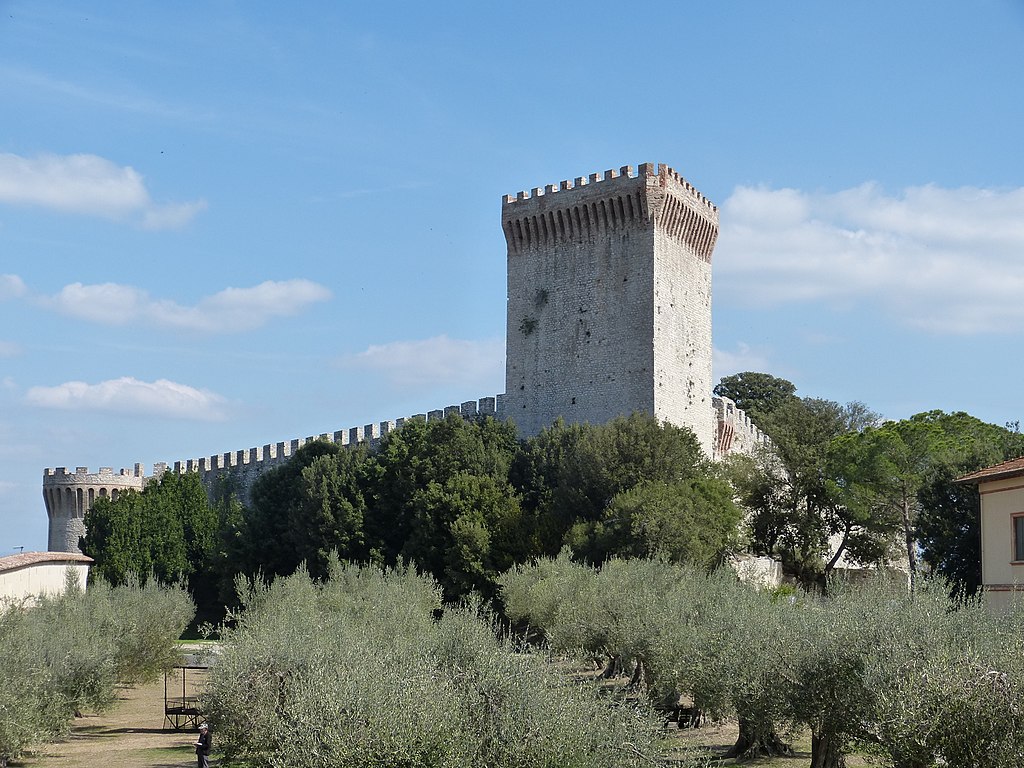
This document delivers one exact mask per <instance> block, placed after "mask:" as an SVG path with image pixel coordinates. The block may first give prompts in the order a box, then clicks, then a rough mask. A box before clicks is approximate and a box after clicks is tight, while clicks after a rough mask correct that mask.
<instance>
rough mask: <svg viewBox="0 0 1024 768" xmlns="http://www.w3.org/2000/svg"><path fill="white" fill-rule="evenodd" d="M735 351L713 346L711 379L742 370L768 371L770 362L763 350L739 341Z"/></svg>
mask: <svg viewBox="0 0 1024 768" xmlns="http://www.w3.org/2000/svg"><path fill="white" fill-rule="evenodd" d="M736 346H737V350H736V351H735V352H727V351H726V350H724V349H718V348H717V347H716V348H714V349H713V350H712V352H711V360H712V363H711V366H712V370H713V371H714V374H713V379H714V380H715V381H718V380H719V379H721V378H722V377H723V376H732V375H733V374H734V373H742V372H743V371H769V370H771V369H772V363H771V361H770V359H769V356H768V353H767V351H765V350H761V349H755V348H753V347H751V346H750V345H749V344H744V343H743V342H740V343H739V344H737V345H736Z"/></svg>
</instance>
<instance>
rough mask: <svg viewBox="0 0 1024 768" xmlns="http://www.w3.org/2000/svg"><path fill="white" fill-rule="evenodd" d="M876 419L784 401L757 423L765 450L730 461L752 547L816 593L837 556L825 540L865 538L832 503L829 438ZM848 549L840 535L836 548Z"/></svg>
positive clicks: (855, 406) (858, 410)
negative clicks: (855, 533) (763, 435)
mask: <svg viewBox="0 0 1024 768" xmlns="http://www.w3.org/2000/svg"><path fill="white" fill-rule="evenodd" d="M876 420H877V416H876V415H875V414H873V413H872V412H871V411H869V410H868V409H867V408H865V407H864V406H863V405H862V404H861V403H850V404H848V405H846V406H843V405H840V404H839V403H836V402H833V401H831V400H822V399H818V398H796V397H794V398H790V399H788V400H785V401H784V402H782V403H781V404H780V405H779V406H778V407H776V408H775V409H774V410H773V411H772V412H771V413H770V414H769V415H766V416H764V417H763V420H762V425H761V426H762V429H764V431H765V432H766V433H767V434H768V436H769V437H770V438H771V440H772V445H771V446H770V447H765V448H764V449H763V450H761V451H759V452H758V454H757V455H756V456H755V457H754V459H753V460H746V459H743V458H740V459H739V460H737V461H734V462H732V466H731V474H732V477H733V482H734V484H735V486H736V488H737V490H738V492H739V494H740V497H741V499H742V501H743V503H744V505H745V506H746V507H747V508H748V509H749V510H750V512H751V515H750V533H751V544H752V547H753V549H754V550H755V551H756V552H758V553H760V554H765V555H771V556H773V557H777V558H779V559H780V560H781V561H782V564H783V567H784V569H785V570H786V571H787V572H788V573H789V574H791V575H793V576H795V577H796V578H797V579H799V580H800V581H801V583H802V584H804V585H805V586H808V587H811V586H816V587H819V588H820V587H822V586H823V585H824V583H825V579H826V578H827V576H828V572H829V571H830V570H831V568H833V567H834V566H835V564H836V563H837V562H838V556H839V555H841V554H842V551H840V552H833V551H832V546H831V543H830V542H831V540H832V539H833V537H836V536H839V537H842V536H843V534H844V533H846V532H852V531H853V529H854V528H857V527H858V526H859V527H860V528H861V529H862V530H861V532H862V533H863V532H866V531H864V530H863V528H864V526H863V522H862V521H858V520H857V518H856V517H851V516H850V514H849V512H850V510H848V509H847V508H845V507H844V505H843V503H842V500H841V499H840V498H837V495H836V493H835V487H834V485H831V484H830V483H829V478H828V476H827V472H826V464H827V458H828V451H829V446H830V444H831V443H832V441H833V440H834V439H835V438H837V437H839V436H841V435H844V434H847V433H849V432H853V431H858V430H861V429H864V428H865V427H867V426H868V425H869V424H871V423H873V422H874V421H876ZM841 541H842V538H841ZM862 541H863V540H862ZM850 543H851V541H850V538H849V536H847V537H846V542H845V544H841V546H842V547H843V550H845V549H846V548H848V547H849V545H850Z"/></svg>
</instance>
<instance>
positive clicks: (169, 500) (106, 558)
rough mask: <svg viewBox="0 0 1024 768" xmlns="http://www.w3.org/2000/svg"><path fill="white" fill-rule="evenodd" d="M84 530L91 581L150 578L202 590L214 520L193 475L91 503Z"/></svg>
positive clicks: (83, 545) (83, 544)
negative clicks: (183, 582)
mask: <svg viewBox="0 0 1024 768" xmlns="http://www.w3.org/2000/svg"><path fill="white" fill-rule="evenodd" d="M85 526H86V535H85V536H84V537H83V538H82V540H81V544H80V546H81V549H82V552H83V553H85V554H86V555H88V556H90V557H92V558H93V559H94V560H95V561H96V564H95V566H94V567H93V570H92V575H93V576H94V577H101V578H103V579H105V580H107V581H109V582H110V583H111V584H115V585H116V584H123V583H125V582H126V581H127V580H128V579H129V578H131V577H132V576H138V577H139V578H142V579H146V578H148V577H149V576H150V575H151V574H152V575H153V576H155V577H156V578H157V579H158V580H159V581H161V582H164V583H169V582H173V581H175V580H178V579H186V580H190V581H191V582H192V587H193V589H194V590H203V589H206V588H207V585H208V582H209V576H210V570H211V565H210V564H211V557H212V554H213V552H214V550H215V547H216V541H217V536H218V526H219V520H218V516H217V512H216V511H215V510H214V509H213V508H212V507H211V506H210V504H209V503H208V501H207V496H206V491H205V489H204V488H203V485H202V483H200V482H199V476H198V475H197V474H196V473H194V472H193V473H189V474H184V475H179V474H177V473H174V472H166V473H164V474H163V475H162V476H161V477H160V478H159V480H156V481H153V482H150V483H149V484H147V485H146V487H145V489H143V491H142V492H141V493H137V492H134V491H129V492H126V493H123V494H121V495H120V496H118V498H116V499H109V498H106V497H104V498H100V499H97V500H96V502H95V503H94V504H93V506H92V508H91V509H90V510H89V512H88V513H87V514H86V517H85Z"/></svg>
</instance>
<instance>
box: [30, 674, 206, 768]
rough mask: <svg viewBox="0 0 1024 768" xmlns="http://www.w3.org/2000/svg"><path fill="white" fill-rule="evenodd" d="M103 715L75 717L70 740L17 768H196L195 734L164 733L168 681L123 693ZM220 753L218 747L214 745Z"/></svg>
mask: <svg viewBox="0 0 1024 768" xmlns="http://www.w3.org/2000/svg"><path fill="white" fill-rule="evenodd" d="M118 699H119V700H118V702H117V704H115V705H114V707H113V708H112V709H111V710H110V711H109V712H105V713H103V714H99V715H90V714H86V716H85V717H76V718H75V721H74V723H72V726H71V733H70V735H69V736H68V737H67V738H66V739H64V740H63V741H59V742H55V743H53V744H47V745H45V746H43V747H41V748H39V750H38V751H37V752H36V753H35V754H34V755H32V756H30V757H28V758H24V759H23V760H22V761H21V762H12V763H11V765H12V766H24V768H96V767H97V766H101V767H102V768H183V766H194V765H195V764H196V755H195V747H193V746H192V744H193V743H194V742H195V740H196V731H195V730H194V729H193V730H180V731H175V730H173V729H172V728H165V726H166V725H167V724H166V722H165V720H164V681H163V678H161V679H160V680H158V681H157V682H154V683H150V684H147V685H143V686H139V687H137V688H121V689H120V690H119V691H118ZM214 746H215V747H216V743H215V744H214Z"/></svg>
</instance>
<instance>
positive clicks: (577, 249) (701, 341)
mask: <svg viewBox="0 0 1024 768" xmlns="http://www.w3.org/2000/svg"><path fill="white" fill-rule="evenodd" d="M501 225H502V230H503V231H504V233H505V241H506V245H507V249H508V250H507V259H508V273H507V274H508V306H507V315H506V328H505V338H506V344H505V393H504V394H503V395H497V396H495V397H485V398H482V399H480V400H469V401H467V402H464V403H462V404H461V405H450V406H448V407H446V408H441V409H438V410H432V411H430V412H428V413H426V414H418V415H417V416H411V417H409V418H426V419H427V420H428V421H429V420H434V419H443V418H446V417H448V416H449V415H450V414H457V415H459V416H461V417H462V418H467V419H472V418H478V417H481V416H493V417H496V418H500V419H508V418H510V419H512V420H513V421H514V422H515V424H516V426H517V427H518V429H519V433H520V435H521V436H524V437H526V436H531V435H535V434H537V433H538V432H539V431H540V430H541V429H543V428H544V427H546V426H548V425H550V424H551V423H552V422H553V421H554V420H555V419H557V418H559V417H561V418H562V419H564V420H565V421H567V422H570V423H583V422H589V423H592V424H600V423H604V422H606V421H609V420H611V419H613V418H615V417H616V416H619V415H628V414H630V413H632V412H634V411H640V412H643V413H649V414H652V415H653V416H655V417H656V418H657V419H658V420H659V421H667V422H670V423H672V424H676V425H679V426H686V427H689V428H690V429H692V430H693V431H694V433H695V434H696V436H697V438H698V440H699V441H700V444H701V446H702V447H703V448H704V451H705V452H706V453H707V454H708V455H709V456H711V457H713V458H721V457H723V456H725V455H728V454H730V453H737V452H742V453H745V452H749V451H751V450H752V449H753V447H754V446H755V445H757V444H759V443H762V442H764V441H765V437H764V435H763V434H761V433H760V431H759V430H758V429H757V428H756V427H755V426H754V425H753V424H752V423H751V422H750V420H749V419H748V418H747V416H746V414H745V413H743V412H742V411H740V410H738V409H737V408H736V407H735V404H734V403H733V402H732V401H730V400H728V399H725V398H712V396H711V390H712V388H713V384H712V374H711V254H712V252H713V251H714V248H715V242H716V240H717V239H718V209H717V208H716V207H715V206H714V205H713V204H712V203H711V202H710V201H708V199H707V198H706V197H704V196H703V195H702V194H701V193H700V192H698V191H697V189H696V188H694V187H693V186H692V185H691V184H690V183H689V182H688V181H686V180H685V179H684V178H682V177H681V176H680V175H679V174H678V173H676V172H675V171H674V170H672V169H671V168H669V167H668V166H666V165H660V166H655V165H654V164H653V163H644V164H643V165H640V166H638V167H637V168H636V169H635V170H634V168H633V167H632V166H628V165H627V166H623V167H622V168H621V169H619V171H614V170H609V171H605V172H604V174H599V173H594V174H591V175H590V176H589V177H585V176H580V177H578V178H576V179H575V180H573V181H563V182H561V183H560V184H558V185H555V184H550V185H548V186H546V187H544V188H540V187H537V188H534V189H533V190H532V191H531V192H520V193H519V194H518V195H515V196H512V195H506V196H505V197H504V198H503V201H502V210H501ZM406 420H407V419H396V420H395V421H384V422H381V423H379V424H367V425H365V426H357V427H351V428H349V429H343V430H338V431H335V432H330V433H324V434H322V435H319V436H314V437H307V438H305V439H301V438H300V439H294V440H289V441H287V442H279V443H276V444H268V445H264V446H263V447H262V448H248V449H244V450H239V451H230V452H228V453H220V454H215V455H213V456H210V457H206V458H200V459H189V460H187V461H175V462H174V463H173V464H171V465H168V464H167V463H163V462H161V463H157V464H155V465H154V467H153V474H152V475H149V476H147V475H146V474H145V472H144V468H143V465H142V464H136V465H135V466H134V468H132V469H131V470H128V469H122V470H120V472H118V473H115V472H114V471H113V469H112V468H109V467H101V468H100V469H99V471H98V472H95V473H90V472H89V470H88V468H86V467H77V468H76V469H75V471H74V472H69V471H67V470H66V469H65V468H64V467H58V468H57V469H47V470H45V471H44V473H43V499H44V501H45V503H46V513H47V516H48V517H49V542H48V549H50V550H51V551H65V552H75V551H77V550H78V539H79V537H80V536H82V535H84V533H85V525H84V523H83V518H84V516H85V513H86V512H87V511H88V510H89V508H90V507H91V506H92V503H93V501H94V500H95V499H97V498H102V497H105V496H107V497H111V498H116V497H117V496H118V495H120V494H121V493H124V492H125V491H128V490H141V489H142V487H143V486H144V485H145V483H146V482H147V481H148V480H150V479H152V478H158V477H160V476H161V475H162V474H163V473H164V472H167V471H173V472H178V473H182V472H198V473H199V476H200V479H201V480H202V482H203V484H204V486H205V487H206V488H207V490H208V491H211V492H212V491H213V489H214V488H216V487H217V485H218V484H219V483H220V482H222V481H225V480H226V481H228V482H230V485H231V487H232V488H234V489H236V491H237V492H238V493H239V495H240V497H241V498H242V500H243V502H244V501H245V500H246V497H247V496H248V492H249V489H250V488H251V487H252V483H253V481H254V480H255V479H256V478H257V477H258V476H259V475H260V474H261V473H263V472H265V471H267V470H268V469H271V468H273V467H275V466H278V465H280V464H282V463H283V462H285V461H288V460H289V459H290V458H291V456H292V455H294V453H295V452H296V451H297V450H298V449H299V448H300V447H301V446H302V445H304V444H305V443H307V442H310V441H313V440H327V441H331V442H335V443H338V444H340V445H354V444H356V443H362V442H368V443H370V444H371V446H372V445H374V444H376V443H378V442H379V441H380V440H381V439H383V438H384V437H385V436H386V435H387V434H388V433H389V432H392V431H393V430H395V429H399V428H401V426H402V424H403V423H404V422H405V421H406Z"/></svg>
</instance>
